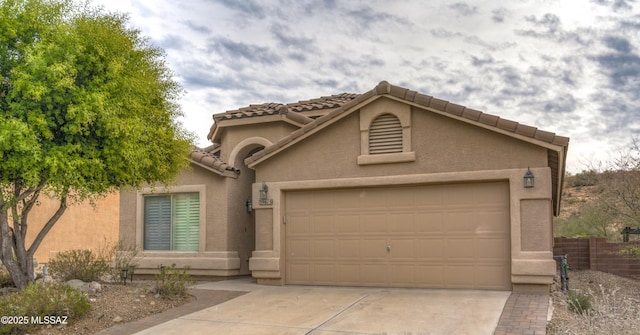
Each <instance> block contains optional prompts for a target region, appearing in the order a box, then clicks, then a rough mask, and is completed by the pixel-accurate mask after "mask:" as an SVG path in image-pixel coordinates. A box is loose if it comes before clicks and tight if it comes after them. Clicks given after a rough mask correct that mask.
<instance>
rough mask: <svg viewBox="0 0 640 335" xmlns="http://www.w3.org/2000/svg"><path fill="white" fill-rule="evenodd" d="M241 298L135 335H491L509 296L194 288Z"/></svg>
mask: <svg viewBox="0 0 640 335" xmlns="http://www.w3.org/2000/svg"><path fill="white" fill-rule="evenodd" d="M196 288H198V289H211V290H225V291H234V290H236V291H246V292H249V293H247V294H245V295H242V296H240V297H237V298H235V299H232V300H229V301H227V302H224V303H222V304H219V305H216V306H213V307H210V308H207V309H204V310H201V311H199V312H195V313H192V314H188V315H185V316H182V317H179V318H177V319H174V320H171V321H168V322H165V323H163V324H160V325H157V326H155V327H152V328H149V329H146V330H144V331H142V332H139V333H136V334H138V335H146V334H148V335H151V334H165V335H169V334H180V335H184V334H193V335H198V334H291V335H293V334H314V335H337V334H474V335H475V334H488V335H491V334H493V332H494V330H495V329H496V326H497V324H498V320H499V319H500V315H501V313H502V310H503V308H504V305H505V302H506V301H507V298H508V297H509V295H510V294H511V292H508V291H477V290H439V289H390V288H362V287H323V286H282V287H280V286H277V287H275V286H262V285H256V284H255V283H254V282H253V280H252V279H250V278H246V279H236V280H228V281H221V282H213V283H206V284H201V285H198V286H197V287H196Z"/></svg>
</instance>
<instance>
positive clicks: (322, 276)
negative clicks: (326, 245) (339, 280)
mask: <svg viewBox="0 0 640 335" xmlns="http://www.w3.org/2000/svg"><path fill="white" fill-rule="evenodd" d="M335 268H336V265H335V264H333V263H318V264H314V265H313V268H312V269H313V270H312V271H311V278H312V279H313V281H314V282H315V284H317V285H322V284H331V283H333V282H335V281H336V276H335Z"/></svg>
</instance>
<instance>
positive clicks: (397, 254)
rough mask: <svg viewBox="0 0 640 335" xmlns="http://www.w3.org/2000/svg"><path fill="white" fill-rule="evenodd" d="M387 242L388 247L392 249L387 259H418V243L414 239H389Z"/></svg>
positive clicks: (388, 252)
mask: <svg viewBox="0 0 640 335" xmlns="http://www.w3.org/2000/svg"><path fill="white" fill-rule="evenodd" d="M387 242H388V244H387V246H389V247H391V250H390V251H387V257H390V258H393V259H402V258H409V259H414V258H415V257H416V251H415V245H416V241H415V240H414V239H389V240H388V241H387Z"/></svg>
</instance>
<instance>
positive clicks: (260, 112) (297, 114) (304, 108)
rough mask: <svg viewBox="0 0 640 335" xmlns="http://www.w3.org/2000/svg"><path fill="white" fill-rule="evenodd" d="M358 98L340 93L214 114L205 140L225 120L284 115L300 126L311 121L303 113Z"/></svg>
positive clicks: (340, 104)
mask: <svg viewBox="0 0 640 335" xmlns="http://www.w3.org/2000/svg"><path fill="white" fill-rule="evenodd" d="M357 97H358V94H354V93H341V94H335V95H329V96H325V97H320V98H317V99H311V100H302V101H298V102H293V103H288V104H281V103H275V102H269V103H264V104H261V105H249V106H247V107H243V108H240V109H236V110H230V111H226V112H224V113H219V114H214V115H213V120H214V121H215V123H214V124H213V126H211V129H210V130H209V135H207V138H208V139H209V140H211V141H213V140H214V139H213V138H212V137H213V134H214V133H215V130H216V128H217V127H218V122H220V121H225V120H234V119H243V118H250V117H258V116H268V115H284V116H285V117H286V118H288V119H290V120H292V121H295V122H297V123H300V124H303V125H304V124H308V123H311V121H313V119H312V118H310V117H308V116H306V115H304V113H305V112H312V111H325V110H327V111H328V110H332V109H336V108H340V107H341V106H342V105H344V104H345V103H347V102H349V101H351V100H353V99H355V98H357Z"/></svg>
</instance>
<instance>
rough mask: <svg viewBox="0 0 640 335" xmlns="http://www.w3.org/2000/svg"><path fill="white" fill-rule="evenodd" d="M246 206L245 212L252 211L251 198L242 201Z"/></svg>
mask: <svg viewBox="0 0 640 335" xmlns="http://www.w3.org/2000/svg"><path fill="white" fill-rule="evenodd" d="M244 205H245V206H247V213H251V212H253V204H252V203H251V199H247V202H245V203H244Z"/></svg>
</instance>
